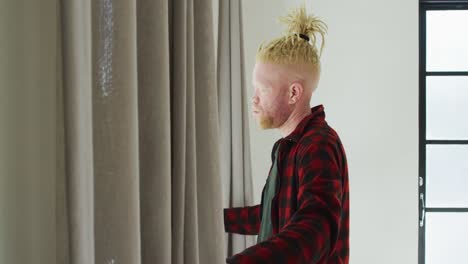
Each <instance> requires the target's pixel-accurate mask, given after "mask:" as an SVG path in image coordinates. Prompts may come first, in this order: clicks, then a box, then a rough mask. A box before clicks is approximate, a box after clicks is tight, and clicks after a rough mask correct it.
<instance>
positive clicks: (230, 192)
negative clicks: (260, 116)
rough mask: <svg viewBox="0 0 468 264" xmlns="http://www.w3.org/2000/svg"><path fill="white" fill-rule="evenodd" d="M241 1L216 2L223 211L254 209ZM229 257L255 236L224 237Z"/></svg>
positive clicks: (250, 243) (250, 242) (249, 243)
mask: <svg viewBox="0 0 468 264" xmlns="http://www.w3.org/2000/svg"><path fill="white" fill-rule="evenodd" d="M241 11H242V8H241V1H240V0H239V1H222V0H221V1H219V24H218V48H217V50H218V58H217V74H218V101H219V104H218V109H219V116H220V122H219V126H220V135H221V144H220V154H221V160H220V162H221V163H220V166H221V175H222V180H223V207H225V208H228V207H241V206H251V205H253V190H252V189H253V187H252V185H253V184H252V168H251V157H250V148H249V146H250V138H249V120H248V110H247V109H248V108H247V101H248V98H247V91H246V84H245V75H244V73H245V69H244V60H243V58H244V50H243V38H242V37H243V32H242V15H241V14H242V12H241ZM225 239H226V246H227V248H226V254H227V255H228V256H231V255H233V254H236V253H238V252H241V251H242V250H244V249H245V248H247V247H250V246H252V245H254V244H255V236H244V235H238V234H226V236H225Z"/></svg>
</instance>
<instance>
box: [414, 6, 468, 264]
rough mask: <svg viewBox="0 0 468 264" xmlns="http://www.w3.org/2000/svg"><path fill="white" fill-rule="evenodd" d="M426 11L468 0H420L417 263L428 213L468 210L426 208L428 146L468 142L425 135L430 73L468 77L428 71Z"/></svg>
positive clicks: (421, 262)
mask: <svg viewBox="0 0 468 264" xmlns="http://www.w3.org/2000/svg"><path fill="white" fill-rule="evenodd" d="M427 10H468V0H459V1H450V0H446V1H444V0H439V1H431V0H419V176H418V185H419V191H418V203H419V214H418V216H419V219H418V226H419V232H418V233H419V238H418V263H419V264H425V263H426V262H425V261H426V260H425V255H426V252H425V242H426V240H425V239H426V219H425V213H426V212H449V213H459V212H468V208H435V207H425V200H426V147H427V145H431V144H439V145H468V140H428V139H427V138H426V77H427V76H468V71H462V72H460V71H430V72H428V71H426V11H427Z"/></svg>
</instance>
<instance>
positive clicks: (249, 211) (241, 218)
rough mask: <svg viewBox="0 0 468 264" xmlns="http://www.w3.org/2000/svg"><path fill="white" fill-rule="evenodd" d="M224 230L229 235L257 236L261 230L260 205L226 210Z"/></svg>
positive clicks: (224, 212)
mask: <svg viewBox="0 0 468 264" xmlns="http://www.w3.org/2000/svg"><path fill="white" fill-rule="evenodd" d="M223 214H224V230H225V231H226V232H228V233H236V234H242V235H257V234H258V231H259V229H260V221H261V214H260V204H258V205H255V206H246V207H235V208H224V210H223Z"/></svg>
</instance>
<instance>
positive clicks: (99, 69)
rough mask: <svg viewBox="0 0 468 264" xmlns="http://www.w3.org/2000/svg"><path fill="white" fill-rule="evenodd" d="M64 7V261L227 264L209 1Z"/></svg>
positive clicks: (71, 3)
mask: <svg viewBox="0 0 468 264" xmlns="http://www.w3.org/2000/svg"><path fill="white" fill-rule="evenodd" d="M60 4H61V8H60V10H61V13H60V16H61V21H62V23H61V25H60V28H59V31H60V33H61V43H60V44H61V50H60V54H61V55H62V60H61V64H62V65H63V71H62V74H61V80H60V81H59V83H62V84H63V85H62V87H61V88H62V89H61V90H59V91H58V94H61V95H62V98H61V99H62V100H58V105H59V107H62V108H63V116H62V118H59V120H57V125H58V128H59V131H62V132H63V133H62V134H63V138H58V140H57V142H58V143H59V144H60V146H59V147H58V150H57V151H58V152H60V151H62V153H64V157H63V162H62V163H63V169H62V171H63V173H62V174H59V175H58V179H57V183H59V184H58V185H57V190H56V192H57V199H58V201H57V205H58V208H59V209H60V210H59V211H58V214H57V232H58V234H57V239H58V240H59V241H61V242H63V244H62V245H60V246H59V247H58V252H57V260H65V261H68V262H66V263H86V264H89V263H105V264H108V263H109V264H117V263H132V264H138V263H224V262H225V260H224V258H225V255H224V252H223V250H224V248H225V247H224V239H223V238H224V237H223V235H224V227H223V222H222V219H223V218H222V217H223V214H222V200H221V198H222V189H221V186H222V182H221V177H220V173H219V170H220V169H219V161H220V160H219V159H220V157H219V148H218V147H219V128H218V121H219V120H218V96H217V89H216V65H215V54H214V52H213V50H214V49H213V48H214V46H213V43H214V40H213V24H212V18H213V17H212V7H211V4H212V3H211V0H200V1H197V3H196V4H194V2H193V1H182V0H177V1H176V0H174V1H168V0H159V1H151V0H133V1H128V0H100V1H89V0H87V1H81V0H80V1H78V0H67V1H61V2H60ZM61 129H62V130H61ZM58 162H59V163H60V162H61V161H60V159H59V160H58ZM60 165H61V164H58V168H59V169H60V168H61V167H60Z"/></svg>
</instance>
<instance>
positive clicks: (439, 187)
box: [419, 0, 468, 264]
mask: <svg viewBox="0 0 468 264" xmlns="http://www.w3.org/2000/svg"><path fill="white" fill-rule="evenodd" d="M419 12H420V14H419V17H420V23H419V29H420V30H419V32H420V41H419V45H420V56H419V58H420V67H419V69H420V70H419V85H420V88H419V91H420V92H419V264H447V263H449V264H450V263H467V260H466V252H468V225H467V223H468V0H463V1H430V0H420V9H419Z"/></svg>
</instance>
